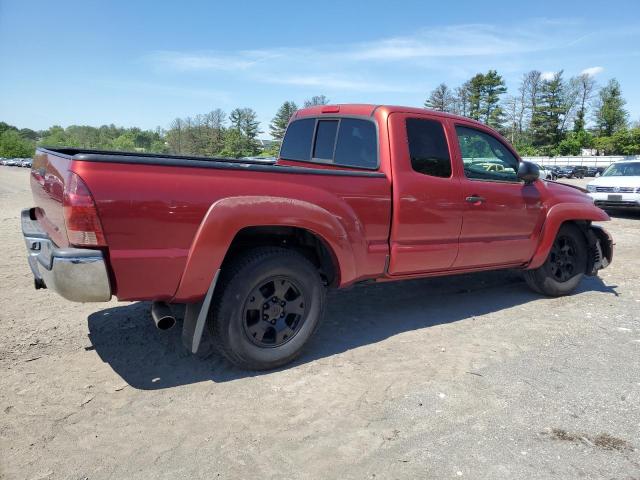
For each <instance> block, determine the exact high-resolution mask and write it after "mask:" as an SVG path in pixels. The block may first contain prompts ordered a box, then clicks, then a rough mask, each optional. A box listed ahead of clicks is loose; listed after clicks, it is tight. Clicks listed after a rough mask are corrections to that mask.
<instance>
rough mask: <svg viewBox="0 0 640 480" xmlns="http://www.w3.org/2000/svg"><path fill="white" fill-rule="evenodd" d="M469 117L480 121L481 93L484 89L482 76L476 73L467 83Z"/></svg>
mask: <svg viewBox="0 0 640 480" xmlns="http://www.w3.org/2000/svg"><path fill="white" fill-rule="evenodd" d="M467 84H468V92H467V93H468V99H469V117H471V118H473V119H474V120H480V115H481V114H482V93H483V88H484V75H483V74H482V73H478V74H476V75H474V76H473V77H472V78H471V79H470V80H469V81H468V82H467Z"/></svg>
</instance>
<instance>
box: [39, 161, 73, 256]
mask: <svg viewBox="0 0 640 480" xmlns="http://www.w3.org/2000/svg"><path fill="white" fill-rule="evenodd" d="M71 161H72V160H71V157H69V156H68V155H64V154H56V153H54V152H51V151H44V150H37V151H36V155H35V157H34V159H33V166H32V167H31V192H32V193H33V201H34V203H35V207H36V208H35V209H34V210H33V211H32V215H33V216H34V217H35V219H36V220H38V222H39V223H40V226H41V227H42V229H43V230H44V231H45V232H46V233H47V234H48V235H49V237H50V238H51V239H52V240H53V241H54V243H55V244H56V245H58V246H59V247H66V246H68V245H69V240H68V239H67V232H66V229H65V224H64V212H63V208H62V200H63V196H64V186H65V184H66V183H67V180H68V178H69V167H70V166H71Z"/></svg>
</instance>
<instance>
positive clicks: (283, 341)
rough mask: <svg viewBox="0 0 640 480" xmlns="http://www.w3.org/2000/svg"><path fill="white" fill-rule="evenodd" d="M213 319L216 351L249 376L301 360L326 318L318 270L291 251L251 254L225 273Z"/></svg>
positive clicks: (270, 249)
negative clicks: (297, 358) (321, 321)
mask: <svg viewBox="0 0 640 480" xmlns="http://www.w3.org/2000/svg"><path fill="white" fill-rule="evenodd" d="M223 272H224V273H223V277H222V283H221V285H220V290H218V291H217V293H216V298H215V303H214V306H213V308H212V311H211V312H210V318H209V319H208V322H207V323H208V325H209V329H210V331H211V333H212V336H213V342H214V345H215V347H216V349H217V350H218V351H219V352H220V353H222V354H223V355H224V356H225V357H226V358H227V359H228V360H229V361H231V362H232V363H233V364H235V365H237V366H238V367H240V368H244V369H247V370H268V369H273V368H277V367H280V366H282V365H284V364H286V363H289V362H291V361H292V360H293V359H295V358H296V357H297V356H298V355H299V354H300V353H301V351H302V349H303V347H304V345H305V344H306V343H307V341H308V340H309V339H310V338H311V336H312V335H313V333H314V332H315V330H316V328H317V326H318V324H319V322H320V319H321V318H322V315H323V312H324V301H325V287H324V285H323V283H322V279H321V278H320V274H319V272H318V269H317V268H316V267H315V266H314V265H313V264H312V263H311V262H310V261H309V260H308V259H307V258H306V257H304V256H303V255H302V254H300V253H298V252H296V251H293V250H288V249H285V248H276V247H264V248H257V249H254V250H250V251H248V252H246V253H244V254H243V255H242V256H241V257H239V258H238V259H237V260H235V261H233V262H231V263H230V264H229V266H228V267H225V268H224V270H223Z"/></svg>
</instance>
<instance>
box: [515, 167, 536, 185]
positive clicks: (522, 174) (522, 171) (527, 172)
mask: <svg viewBox="0 0 640 480" xmlns="http://www.w3.org/2000/svg"><path fill="white" fill-rule="evenodd" d="M518 178H519V179H520V180H523V181H524V183H525V184H526V185H529V184H531V183H533V182H535V181H536V180H538V178H540V169H539V168H538V166H537V165H536V164H535V163H531V162H525V161H522V162H520V165H518Z"/></svg>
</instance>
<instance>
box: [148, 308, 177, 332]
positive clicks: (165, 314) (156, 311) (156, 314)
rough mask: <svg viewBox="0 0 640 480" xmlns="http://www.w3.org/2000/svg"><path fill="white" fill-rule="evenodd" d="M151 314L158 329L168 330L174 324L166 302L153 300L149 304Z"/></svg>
mask: <svg viewBox="0 0 640 480" xmlns="http://www.w3.org/2000/svg"><path fill="white" fill-rule="evenodd" d="M151 316H152V317H153V322H154V323H155V324H156V328H157V329H158V330H169V329H170V328H173V326H174V325H175V324H176V317H174V316H173V313H172V312H171V308H169V305H168V304H167V303H166V302H153V303H152V304H151Z"/></svg>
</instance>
